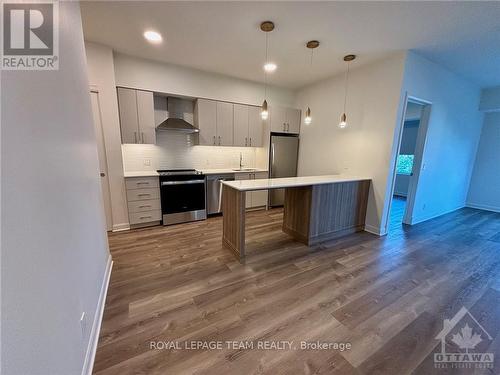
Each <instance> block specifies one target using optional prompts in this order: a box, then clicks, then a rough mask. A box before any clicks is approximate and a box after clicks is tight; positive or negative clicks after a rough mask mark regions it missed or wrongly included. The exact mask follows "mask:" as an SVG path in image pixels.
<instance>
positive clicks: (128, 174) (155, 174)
mask: <svg viewBox="0 0 500 375" xmlns="http://www.w3.org/2000/svg"><path fill="white" fill-rule="evenodd" d="M123 175H124V176H125V178H127V177H158V176H159V175H158V172H156V171H135V172H134V171H132V172H123Z"/></svg>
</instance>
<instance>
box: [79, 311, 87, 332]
mask: <svg viewBox="0 0 500 375" xmlns="http://www.w3.org/2000/svg"><path fill="white" fill-rule="evenodd" d="M80 327H81V329H82V337H85V332H87V314H85V311H83V312H82V315H81V316H80Z"/></svg>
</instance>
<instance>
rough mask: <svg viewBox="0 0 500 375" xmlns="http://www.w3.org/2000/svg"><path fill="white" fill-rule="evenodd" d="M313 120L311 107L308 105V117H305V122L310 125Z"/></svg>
mask: <svg viewBox="0 0 500 375" xmlns="http://www.w3.org/2000/svg"><path fill="white" fill-rule="evenodd" d="M311 122H312V118H311V108H309V107H307V110H306V117H304V124H306V125H309V124H310V123H311Z"/></svg>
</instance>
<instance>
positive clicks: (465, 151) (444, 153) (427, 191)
mask: <svg viewBox="0 0 500 375" xmlns="http://www.w3.org/2000/svg"><path fill="white" fill-rule="evenodd" d="M403 90H404V91H406V92H407V93H408V95H409V96H410V97H415V98H418V99H421V100H425V101H428V102H431V103H432V107H431V114H430V119H429V127H428V131H427V142H426V145H425V149H424V154H423V164H422V166H423V170H421V172H420V178H419V183H418V187H417V191H416V196H415V203H414V209H413V218H412V222H413V223H416V222H420V221H423V220H427V219H430V218H432V217H435V216H439V215H442V214H444V213H447V212H450V211H453V210H456V209H458V208H461V207H464V205H465V200H466V197H467V191H468V187H469V181H470V177H471V173H472V166H473V163H474V157H475V154H476V149H477V145H478V141H479V135H480V132H481V122H482V114H481V113H480V112H479V111H478V107H479V95H480V89H479V87H477V86H476V85H474V84H472V83H470V82H468V81H466V80H465V79H463V78H462V77H460V76H458V75H456V74H454V73H452V72H450V71H448V70H446V69H444V68H443V67H441V66H440V65H437V64H435V63H433V62H431V61H429V60H427V59H425V58H423V57H421V56H419V55H417V54H415V53H412V52H409V53H408V55H407V60H406V66H405V77H404V84H403ZM394 157H395V155H394Z"/></svg>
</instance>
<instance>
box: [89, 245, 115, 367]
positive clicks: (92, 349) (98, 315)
mask: <svg viewBox="0 0 500 375" xmlns="http://www.w3.org/2000/svg"><path fill="white" fill-rule="evenodd" d="M112 268H113V260H112V259H111V255H110V256H109V258H108V263H107V264H106V271H105V272H104V278H103V280H102V285H101V292H100V293H99V300H98V301H97V309H96V312H95V314H94V322H93V323H92V331H91V332H90V339H89V344H88V346H87V353H86V354H85V361H84V362H83V369H82V375H91V374H92V369H93V368H94V359H95V353H96V350H97V342H98V340H99V333H100V331H101V322H102V316H103V313H104V303H105V302H106V295H107V294H108V286H109V279H110V277H111V270H112Z"/></svg>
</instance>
